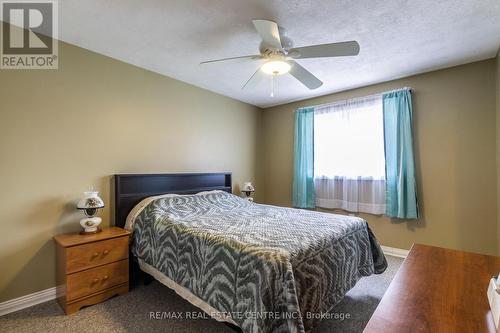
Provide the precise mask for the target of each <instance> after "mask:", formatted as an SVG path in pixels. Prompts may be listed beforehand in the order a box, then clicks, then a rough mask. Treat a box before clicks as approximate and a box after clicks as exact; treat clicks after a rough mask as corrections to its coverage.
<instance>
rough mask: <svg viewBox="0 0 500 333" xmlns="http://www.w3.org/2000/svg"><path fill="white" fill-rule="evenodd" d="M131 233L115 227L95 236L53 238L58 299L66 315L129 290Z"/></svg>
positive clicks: (70, 235) (61, 236)
mask: <svg viewBox="0 0 500 333" xmlns="http://www.w3.org/2000/svg"><path fill="white" fill-rule="evenodd" d="M129 236H130V232H128V231H127V230H124V229H121V228H117V227H112V228H105V229H103V230H102V232H100V233H98V234H94V235H80V234H79V233H71V234H62V235H57V236H55V237H54V240H55V242H56V244H57V250H56V251H57V252H56V253H57V285H58V288H57V290H58V291H57V299H58V301H59V304H60V305H61V307H62V308H63V309H64V312H66V314H71V313H74V312H77V311H78V310H80V308H81V307H83V306H87V305H92V304H96V303H99V302H102V301H104V300H106V299H108V298H110V297H112V296H114V295H117V294H124V293H126V292H128V288H129V267H128V265H129V261H128V253H129V249H128V244H129Z"/></svg>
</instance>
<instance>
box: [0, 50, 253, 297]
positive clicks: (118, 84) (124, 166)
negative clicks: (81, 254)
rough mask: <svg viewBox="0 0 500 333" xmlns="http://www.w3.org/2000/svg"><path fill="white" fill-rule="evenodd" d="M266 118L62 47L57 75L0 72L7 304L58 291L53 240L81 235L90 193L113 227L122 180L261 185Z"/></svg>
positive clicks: (1, 239) (2, 286)
mask: <svg viewBox="0 0 500 333" xmlns="http://www.w3.org/2000/svg"><path fill="white" fill-rule="evenodd" d="M261 114H262V110H260V109H258V108H256V107H253V106H250V105H247V104H244V103H241V102H238V101H235V100H233V99H230V98H226V97H223V96H220V95H217V94H214V93H211V92H209V91H206V90H202V89H199V88H196V87H193V86H190V85H188V84H185V83H182V82H179V81H176V80H173V79H169V78H167V77H164V76H161V75H157V74H154V73H152V72H148V71H145V70H142V69H139V68H137V67H134V66H130V65H127V64H124V63H122V62H119V61H116V60H113V59H110V58H107V57H104V56H101V55H98V54H95V53H92V52H89V51H86V50H83V49H80V48H77V47H74V46H69V45H66V44H63V43H60V64H59V70H50V71H36V70H27V71H21V70H12V71H7V70H1V71H0V155H1V162H0V186H1V189H0V190H1V191H2V196H1V198H2V199H1V200H0V230H1V232H0V271H1V273H0V302H2V301H5V300H8V299H12V298H15V297H19V296H22V295H26V294H29V293H32V292H35V291H39V290H43V289H46V288H50V287H53V286H54V285H55V280H54V257H55V253H54V245H53V241H52V240H51V237H52V236H53V235H54V234H56V233H60V232H65V231H70V230H78V229H79V225H78V220H79V218H80V217H81V216H80V214H79V213H78V212H77V211H76V210H75V203H76V200H77V199H78V198H79V197H80V196H81V195H82V191H84V190H86V189H88V187H89V186H91V185H94V186H96V187H97V189H98V190H99V191H101V193H102V196H103V198H104V200H105V203H106V204H107V207H106V208H105V209H104V210H103V211H102V213H101V216H102V217H103V219H104V221H105V222H104V224H106V225H107V224H109V216H110V212H109V207H110V183H111V175H113V174H115V173H148V172H195V171H201V172H205V171H232V172H233V177H234V178H233V179H234V180H233V181H234V184H235V185H238V184H241V183H242V182H243V181H246V180H251V181H255V180H256V172H257V168H256V161H257V159H256V154H257V148H258V144H257V140H258V137H259V135H258V134H259V132H258V131H259V127H260V126H259V123H260V121H261ZM259 187H260V186H259V185H257V188H259ZM257 194H258V193H257Z"/></svg>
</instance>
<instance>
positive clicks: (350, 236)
mask: <svg viewBox="0 0 500 333" xmlns="http://www.w3.org/2000/svg"><path fill="white" fill-rule="evenodd" d="M231 189H232V184H231V174H230V173H214V174H173V175H172V174H163V175H116V177H115V221H116V223H115V224H116V225H118V226H123V227H125V228H128V229H130V230H132V231H133V235H132V245H131V249H132V255H133V257H134V258H135V260H137V262H138V263H139V266H140V268H141V270H142V271H144V272H146V273H148V274H150V275H152V276H153V277H154V278H155V279H157V280H158V281H160V282H161V283H163V284H164V285H166V286H168V287H169V288H172V289H173V290H175V291H176V292H177V293H178V294H179V295H180V296H182V297H183V298H185V299H186V300H188V301H189V302H191V303H192V304H194V305H196V306H197V307H199V308H200V309H202V310H203V311H205V312H206V313H207V314H208V315H210V316H212V317H213V318H215V319H217V320H220V321H226V322H229V323H231V324H234V325H236V326H238V327H239V328H241V330H242V331H243V332H309V331H311V330H312V328H313V327H314V326H315V325H316V324H317V322H318V321H319V320H321V319H322V318H323V317H324V316H326V315H328V313H329V312H330V311H331V310H332V308H333V307H334V306H335V305H336V304H337V303H338V302H339V301H340V300H342V298H343V297H344V295H345V294H346V293H347V292H348V291H349V290H350V289H351V288H352V287H353V286H354V285H355V284H356V282H357V281H358V280H359V279H360V278H361V277H363V276H368V275H371V274H374V273H381V272H383V271H384V270H385V269H386V267H387V262H386V260H385V257H384V255H383V253H382V251H381V249H380V246H379V245H378V243H377V241H376V239H375V237H374V235H373V233H372V232H371V230H370V228H369V226H368V224H367V223H366V221H365V220H363V219H361V218H357V217H350V216H344V215H335V214H329V213H321V212H315V211H308V210H300V209H293V208H282V207H275V206H269V205H261V204H256V203H253V202H250V201H247V200H245V199H242V198H240V197H238V196H235V195H233V194H231Z"/></svg>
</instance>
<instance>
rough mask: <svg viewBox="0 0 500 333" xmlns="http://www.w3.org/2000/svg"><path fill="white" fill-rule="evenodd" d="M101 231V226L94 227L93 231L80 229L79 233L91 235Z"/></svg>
mask: <svg viewBox="0 0 500 333" xmlns="http://www.w3.org/2000/svg"><path fill="white" fill-rule="evenodd" d="M101 231H102V229H101V228H96V230H94V231H85V230H82V231H80V235H93V234H98V233H100V232H101Z"/></svg>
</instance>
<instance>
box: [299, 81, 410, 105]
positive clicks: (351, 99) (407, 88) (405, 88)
mask: <svg viewBox="0 0 500 333" xmlns="http://www.w3.org/2000/svg"><path fill="white" fill-rule="evenodd" d="M401 90H409V91H413V88H411V87H403V88H399V89H394V90H389V91H384V92H381V93H377V94H371V95H366V96H358V97H353V98H347V99H343V100H340V101H335V102H330V103H324V104H317V105H311V106H302V107H300V108H298V109H297V110H299V109H302V108H315V109H316V108H318V109H319V108H324V107H327V106H333V105H337V104H344V103H346V102H351V101H359V100H362V99H367V98H372V97H378V96H382V95H383V94H389V93H392V92H396V91H401ZM297 110H295V111H297Z"/></svg>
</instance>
